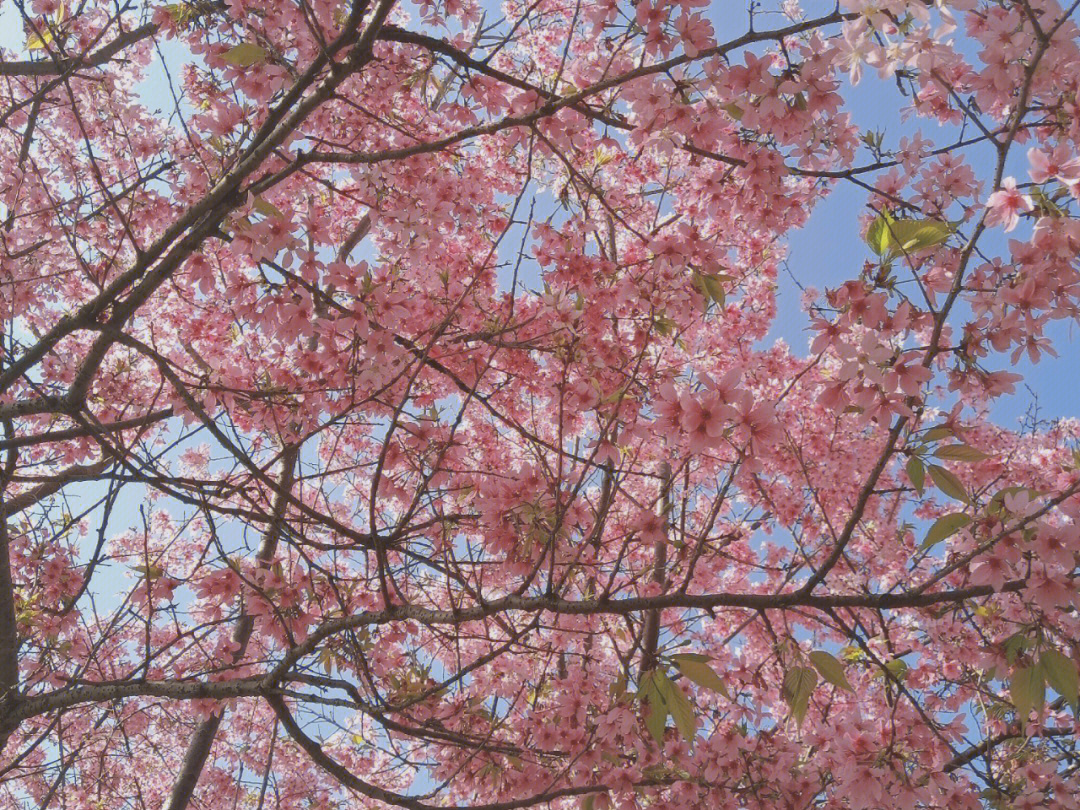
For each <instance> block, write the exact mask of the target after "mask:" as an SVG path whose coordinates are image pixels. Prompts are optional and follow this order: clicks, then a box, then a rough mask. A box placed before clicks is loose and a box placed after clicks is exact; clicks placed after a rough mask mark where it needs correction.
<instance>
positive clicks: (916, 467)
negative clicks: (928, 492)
mask: <svg viewBox="0 0 1080 810" xmlns="http://www.w3.org/2000/svg"><path fill="white" fill-rule="evenodd" d="M907 476H908V478H910V479H911V485H912V486H913V487H915V489H917V490H918V491H919V494H920V495H922V494H923V491H924V489H925V487H926V465H925V464H923V463H922V459H920V458H919V457H918V456H912V457H911V458H909V459H908V463H907Z"/></svg>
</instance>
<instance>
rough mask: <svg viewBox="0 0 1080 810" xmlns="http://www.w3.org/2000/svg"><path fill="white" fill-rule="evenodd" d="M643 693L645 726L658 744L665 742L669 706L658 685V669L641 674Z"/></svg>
mask: <svg viewBox="0 0 1080 810" xmlns="http://www.w3.org/2000/svg"><path fill="white" fill-rule="evenodd" d="M639 694H640V695H641V710H642V719H644V721H645V728H647V729H648V730H649V734H651V735H652V738H653V739H654V740H656V744H657V745H663V743H664V729H665V728H666V727H667V716H668V706H667V701H666V700H664V696H663V695H661V694H660V690H659V689H657V686H656V670H650V671H649V672H646V673H645V674H644V675H642V676H641V683H640V684H639Z"/></svg>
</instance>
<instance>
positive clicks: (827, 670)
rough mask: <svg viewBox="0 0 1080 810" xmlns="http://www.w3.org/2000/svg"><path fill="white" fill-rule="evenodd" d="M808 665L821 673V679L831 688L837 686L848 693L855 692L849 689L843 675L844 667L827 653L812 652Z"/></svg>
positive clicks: (820, 651) (849, 685)
mask: <svg viewBox="0 0 1080 810" xmlns="http://www.w3.org/2000/svg"><path fill="white" fill-rule="evenodd" d="M810 663H811V664H813V665H814V668H815V669H816V670H817V671H818V672H820V673H821V677H822V678H824V679H825V680H826V681H828V682H829V683H831V684H832V685H833V686H838V687H840V688H841V689H846V690H847V691H849V692H854V691H855V690H854V689H852V688H851V684H850V683H848V679H847V676H846V675H844V665H843V664H841V663H840V662H839V661H837V660H836V659H835V658H833V656H831V655H829V653H827V652H825V651H824V650H814V652H812V653H810Z"/></svg>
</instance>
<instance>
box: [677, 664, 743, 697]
mask: <svg viewBox="0 0 1080 810" xmlns="http://www.w3.org/2000/svg"><path fill="white" fill-rule="evenodd" d="M708 660H709V657H708V656H706V655H700V654H697V653H682V654H680V655H673V656H671V662H672V663H673V664H675V666H676V667H678V669H679V672H681V673H682V674H683V676H684V677H686V678H688V679H689V680H691V681H693V682H694V683H696V684H697V685H698V686H700V687H703V688H705V689H711V690H712V691H713V692H719V693H720V694H721V695H723V696H724V697H726V698H727V699H728V700H731V694H730V693H729V692H728V688H727V687H726V686H725V685H724V682H723V681H722V680H720V676H719V675H717V674H716V671H715V670H714V669H713V668H712V667H710V666H709V665H708V663H707V662H708Z"/></svg>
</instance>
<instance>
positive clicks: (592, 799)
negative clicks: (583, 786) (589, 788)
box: [581, 793, 596, 810]
mask: <svg viewBox="0 0 1080 810" xmlns="http://www.w3.org/2000/svg"><path fill="white" fill-rule="evenodd" d="M595 807H596V794H595V793H590V794H589V795H588V796H586V797H585V798H584V799H582V800H581V810H594V808H595Z"/></svg>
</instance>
